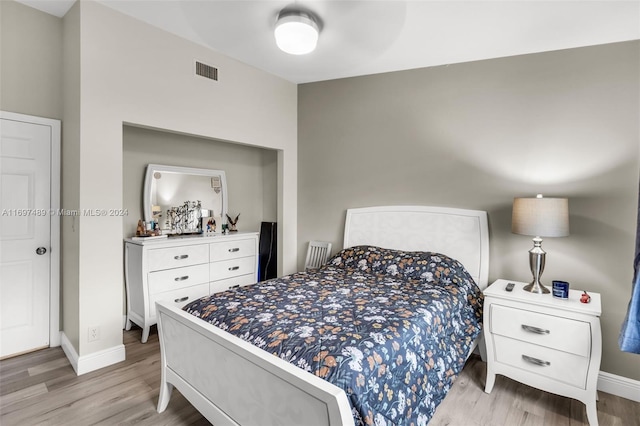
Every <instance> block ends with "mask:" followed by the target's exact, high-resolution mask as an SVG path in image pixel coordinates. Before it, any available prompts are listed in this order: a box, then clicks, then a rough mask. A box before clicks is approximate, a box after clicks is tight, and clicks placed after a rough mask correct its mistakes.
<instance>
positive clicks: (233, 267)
mask: <svg viewBox="0 0 640 426" xmlns="http://www.w3.org/2000/svg"><path fill="white" fill-rule="evenodd" d="M238 269H240V267H239V266H232V267H231V268H229V270H230V271H237V270H238Z"/></svg>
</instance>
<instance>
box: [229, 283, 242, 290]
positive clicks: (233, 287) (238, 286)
mask: <svg viewBox="0 0 640 426" xmlns="http://www.w3.org/2000/svg"><path fill="white" fill-rule="evenodd" d="M236 288H240V284H236V285H232V286H231V287H229V290H233V289H236Z"/></svg>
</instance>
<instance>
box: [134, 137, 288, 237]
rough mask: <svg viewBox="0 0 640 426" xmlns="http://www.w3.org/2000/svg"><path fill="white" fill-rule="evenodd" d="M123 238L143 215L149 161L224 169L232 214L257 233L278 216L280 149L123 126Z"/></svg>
mask: <svg viewBox="0 0 640 426" xmlns="http://www.w3.org/2000/svg"><path fill="white" fill-rule="evenodd" d="M123 129H124V130H123V132H124V133H123V145H124V146H123V182H124V188H123V193H124V203H123V206H124V208H125V209H128V212H129V214H128V216H125V217H124V224H123V225H124V226H123V232H124V235H123V237H130V236H132V235H133V234H135V230H136V225H137V223H138V219H143V218H144V215H143V213H142V192H143V187H144V175H145V170H146V166H147V164H149V163H153V164H165V165H169V166H183V167H197V168H205V169H215V170H224V172H225V174H226V176H227V191H228V201H229V209H228V210H229V215H230V216H232V217H235V216H236V215H237V214H238V213H240V220H239V221H238V230H239V231H241V232H257V231H259V230H260V222H261V221H263V220H265V221H275V218H276V217H277V210H276V199H277V181H276V178H277V151H275V150H270V149H262V148H255V147H250V146H244V145H238V144H232V143H226V142H222V141H217V140H211V139H204V138H198V137H194V136H186V135H179V134H175V133H168V132H162V131H157V130H149V129H143V128H139V127H132V126H124V128H123Z"/></svg>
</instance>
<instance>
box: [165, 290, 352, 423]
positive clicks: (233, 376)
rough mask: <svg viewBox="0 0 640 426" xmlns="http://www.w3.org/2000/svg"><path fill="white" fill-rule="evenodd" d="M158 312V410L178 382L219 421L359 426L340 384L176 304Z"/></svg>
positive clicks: (210, 417) (197, 404) (213, 420)
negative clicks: (243, 338) (302, 367)
mask: <svg viewBox="0 0 640 426" xmlns="http://www.w3.org/2000/svg"><path fill="white" fill-rule="evenodd" d="M157 313H158V333H159V337H160V350H161V355H162V361H161V368H162V379H161V384H160V396H159V399H158V412H160V413H161V412H163V411H164V410H165V409H166V408H167V405H168V404H169V399H170V397H171V390H172V389H173V387H176V388H177V389H178V390H179V391H180V392H181V393H182V394H183V395H184V396H185V398H187V400H189V402H191V403H192V404H193V406H194V407H196V409H198V411H200V412H201V413H202V415H203V416H204V417H206V418H207V419H208V420H209V421H210V422H211V423H213V424H215V425H216V426H224V425H265V426H266V425H300V424H304V425H310V426H311V425H323V426H327V425H331V426H337V425H353V424H354V423H353V417H352V415H351V406H350V405H349V402H348V400H347V396H346V394H345V393H344V391H343V390H342V389H340V388H338V387H337V386H334V385H332V384H331V383H329V382H327V381H325V380H322V379H320V378H319V377H316V376H314V375H313V374H311V373H308V372H306V371H304V370H302V369H300V368H298V367H295V366H293V365H291V364H289V363H288V362H286V361H283V360H281V359H279V358H277V357H275V356H273V355H271V354H269V353H267V352H265V351H263V350H261V349H259V348H257V347H255V346H253V345H251V344H249V343H247V342H245V341H244V340H242V339H240V338H237V337H235V336H232V335H231V334H229V333H227V332H225V331H223V330H221V329H219V328H217V327H214V326H212V325H211V324H208V323H206V322H205V321H202V320H200V319H198V318H196V317H194V316H192V315H190V314H188V313H186V312H184V311H182V310H180V309H177V308H175V307H173V306H170V305H165V304H163V303H162V302H157Z"/></svg>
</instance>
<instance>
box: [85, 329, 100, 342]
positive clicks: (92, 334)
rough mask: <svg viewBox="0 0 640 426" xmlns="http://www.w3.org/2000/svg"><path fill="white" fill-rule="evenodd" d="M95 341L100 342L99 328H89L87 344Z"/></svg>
mask: <svg viewBox="0 0 640 426" xmlns="http://www.w3.org/2000/svg"><path fill="white" fill-rule="evenodd" d="M96 340H100V327H89V338H88V339H87V341H88V342H95V341H96Z"/></svg>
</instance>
